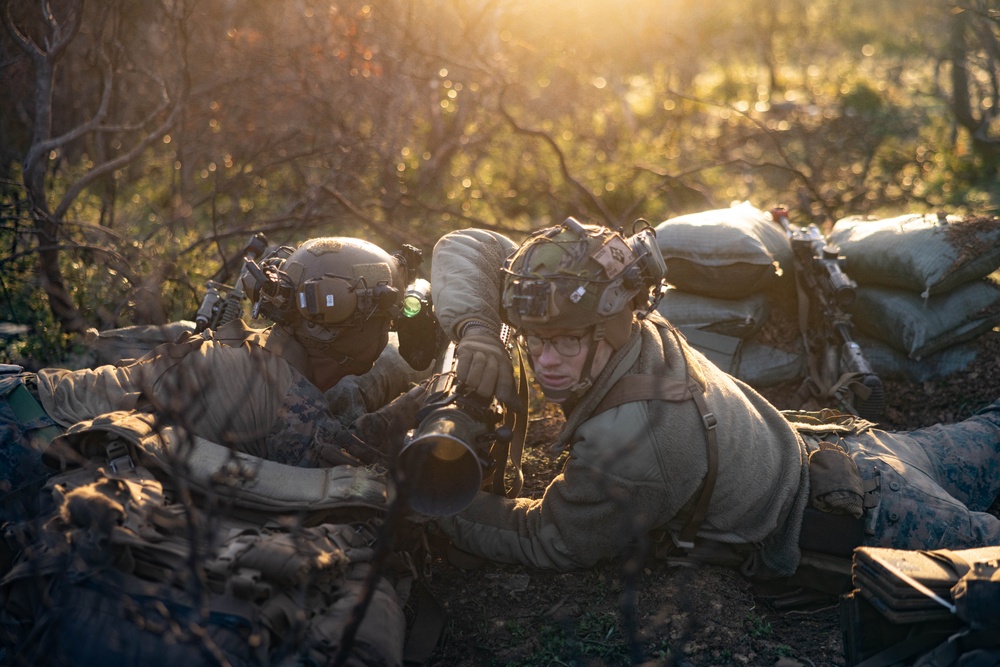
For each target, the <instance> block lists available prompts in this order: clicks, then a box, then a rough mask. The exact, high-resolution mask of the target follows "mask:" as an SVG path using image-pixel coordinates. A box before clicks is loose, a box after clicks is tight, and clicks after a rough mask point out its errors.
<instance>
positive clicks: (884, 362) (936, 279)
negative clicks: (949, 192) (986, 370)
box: [827, 214, 1000, 381]
mask: <svg viewBox="0 0 1000 667" xmlns="http://www.w3.org/2000/svg"><path fill="white" fill-rule="evenodd" d="M827 238H828V240H829V242H830V243H832V244H835V245H837V246H839V248H840V252H841V255H843V257H844V270H845V271H846V272H847V274H848V275H849V276H850V277H851V278H852V279H853V280H854V281H855V282H856V283H857V284H858V289H857V296H856V297H855V299H854V301H853V302H852V303H851V304H850V305H849V306H848V312H849V313H850V314H851V318H852V321H853V324H854V327H855V329H856V330H857V331H858V333H859V337H858V342H859V343H860V344H861V345H862V347H863V348H864V349H865V352H866V355H867V357H868V360H869V362H870V363H871V364H872V366H873V368H874V370H875V372H876V373H878V374H879V375H881V376H882V377H883V378H887V379H899V380H916V381H926V380H931V379H934V378H937V377H942V376H944V375H947V374H949V373H952V372H956V371H960V370H963V369H964V368H965V367H967V366H968V365H969V364H970V363H972V362H973V361H974V360H975V358H976V355H977V347H976V345H975V343H974V341H975V339H976V338H978V337H979V336H981V335H983V334H985V333H986V332H988V331H990V330H991V329H993V328H994V327H996V326H998V325H1000V219H998V218H989V217H983V216H955V215H937V214H928V215H922V214H909V215H900V216H896V217H891V218H883V219H872V218H866V217H861V216H851V217H848V218H843V219H841V220H838V221H837V223H836V224H835V225H834V226H833V228H832V229H831V231H830V234H829V235H828V237H827Z"/></svg>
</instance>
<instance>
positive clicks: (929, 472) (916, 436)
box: [844, 400, 1000, 549]
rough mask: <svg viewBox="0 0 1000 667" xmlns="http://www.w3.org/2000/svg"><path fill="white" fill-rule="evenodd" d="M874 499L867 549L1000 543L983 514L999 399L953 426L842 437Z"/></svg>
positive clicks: (996, 453)
mask: <svg viewBox="0 0 1000 667" xmlns="http://www.w3.org/2000/svg"><path fill="white" fill-rule="evenodd" d="M844 444H845V445H846V446H847V448H848V451H849V453H850V454H851V457H852V458H853V459H854V461H855V462H856V463H857V464H858V468H859V470H860V471H861V474H862V477H863V478H866V479H872V478H877V479H878V481H879V484H878V486H879V495H880V500H879V504H878V506H877V507H875V508H873V509H870V510H869V512H875V513H876V516H875V519H874V525H873V528H874V534H873V535H869V536H868V537H867V538H866V539H865V544H866V545H867V546H880V547H893V548H897V549H939V548H949V549H965V548H972V547H979V546H987V545H1000V519H998V518H997V517H996V516H994V515H992V514H990V513H988V512H987V511H986V510H987V509H989V507H990V506H991V505H992V504H993V502H994V501H995V500H996V498H997V494H998V493H1000V400H997V401H996V402H994V403H993V404H991V405H989V406H987V407H986V408H983V409H982V410H980V411H979V412H977V413H976V414H975V415H973V416H972V417H970V418H968V419H966V420H964V421H962V422H959V423H957V424H948V425H941V424H936V425H934V426H928V427H927V428H922V429H919V430H916V431H910V432H905V433H890V432H887V431H882V430H878V429H873V430H871V431H869V432H867V433H864V434H862V435H858V436H852V437H848V438H845V439H844Z"/></svg>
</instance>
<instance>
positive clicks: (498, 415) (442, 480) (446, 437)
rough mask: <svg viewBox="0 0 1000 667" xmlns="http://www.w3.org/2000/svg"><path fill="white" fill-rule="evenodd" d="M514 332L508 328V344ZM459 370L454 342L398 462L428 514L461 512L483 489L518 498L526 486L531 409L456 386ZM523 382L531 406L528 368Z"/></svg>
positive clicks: (415, 504)
mask: <svg viewBox="0 0 1000 667" xmlns="http://www.w3.org/2000/svg"><path fill="white" fill-rule="evenodd" d="M509 331H510V330H509V328H508V327H507V326H506V325H505V326H504V328H503V333H502V335H501V338H502V339H503V341H504V343H505V344H506V343H507V340H508V337H509ZM455 369H456V357H455V343H449V344H448V346H447V348H446V349H445V351H444V354H442V356H441V358H440V360H439V361H438V365H437V366H436V368H435V373H434V375H433V376H432V378H431V385H430V386H429V387H428V394H427V399H426V400H425V402H424V406H423V408H422V409H421V410H420V412H419V413H418V414H417V417H418V419H419V425H418V426H417V427H416V428H415V429H413V431H411V432H410V433H409V434H408V436H407V439H406V443H405V444H404V445H403V449H402V450H401V451H400V453H399V458H398V461H397V465H398V469H399V471H400V472H401V474H402V476H403V479H404V482H403V483H404V485H405V487H406V488H407V489H408V498H409V503H410V507H411V509H413V510H414V511H416V512H419V513H420V514H423V515H425V516H451V515H453V514H457V513H458V512H460V511H462V510H463V509H465V507H467V506H468V505H469V503H471V502H472V500H473V498H475V496H476V494H477V493H478V492H479V491H480V490H483V491H488V492H491V493H495V494H498V495H505V496H507V497H508V498H514V497H516V496H517V495H518V494H519V493H520V492H521V487H522V486H523V485H524V473H523V472H522V471H521V454H522V452H523V447H524V438H525V434H526V431H527V414H526V407H525V408H524V411H518V410H513V409H511V408H508V407H505V406H503V405H501V404H500V402H499V401H497V400H496V399H495V398H483V397H481V396H479V395H477V394H475V393H474V392H472V391H471V390H469V389H468V388H466V387H465V386H463V385H462V384H460V383H459V382H457V380H456V379H455ZM520 382H521V399H522V400H521V402H522V405H523V406H527V396H526V391H527V385H526V383H525V380H524V373H523V369H522V373H521V380H520ZM508 460H509V461H510V463H511V466H512V473H513V474H512V480H511V484H510V485H509V486H508V485H507V475H506V473H507V462H508Z"/></svg>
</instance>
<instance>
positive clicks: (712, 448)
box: [592, 330, 719, 549]
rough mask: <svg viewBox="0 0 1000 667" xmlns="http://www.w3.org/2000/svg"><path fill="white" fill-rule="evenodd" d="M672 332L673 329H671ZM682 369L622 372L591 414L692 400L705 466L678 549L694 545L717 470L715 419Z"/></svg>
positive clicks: (702, 391) (701, 392) (692, 379)
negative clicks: (679, 373) (680, 374)
mask: <svg viewBox="0 0 1000 667" xmlns="http://www.w3.org/2000/svg"><path fill="white" fill-rule="evenodd" d="M672 331H673V330H672ZM674 335H677V333H676V332H674ZM678 342H679V341H678ZM685 364H686V357H685ZM685 371H686V375H687V376H686V378H685V379H684V380H677V379H673V378H667V377H663V376H659V375H643V374H634V375H625V376H623V377H622V378H621V379H620V380H618V382H616V383H615V385H614V386H613V387H612V388H611V390H610V391H608V393H607V395H606V396H605V397H604V399H603V400H602V401H601V402H600V403H599V404H598V405H597V408H595V409H594V412H593V413H592V416H593V415H597V414H599V413H601V412H604V411H605V410H610V409H611V408H614V407H618V406H619V405H623V404H625V403H631V402H634V401H671V402H675V403H679V402H681V401H687V400H692V401H694V403H695V405H696V406H697V408H698V412H699V414H700V415H701V421H702V425H703V426H704V427H705V455H706V456H705V457H706V460H707V463H708V469H707V470H706V472H705V479H704V481H703V482H702V486H701V494H700V495H699V497H698V502H697V503H696V504H695V506H694V509H693V510H692V512H691V516H690V517H689V518H688V520H687V522H686V523H685V525H684V528H683V529H682V530H681V534H680V537H679V538H677V540H676V542H677V546H679V547H681V548H682V549H691V548H693V547H694V538H695V535H697V533H698V529H699V528H700V527H701V524H702V522H703V521H704V520H705V517H706V516H707V515H708V505H709V503H710V502H711V500H712V493H713V491H714V490H715V480H716V477H717V476H718V472H719V440H718V435H717V434H716V432H715V427H716V425H717V424H718V421H719V420H718V419H717V418H716V416H715V413H713V412H712V411H711V410H710V409H709V407H708V402H707V401H706V400H705V389H704V387H703V386H702V385H701V383H699V382H698V380H697V379H696V378H695V377H694V376H693V375H692V374H691V372H690V369H689V368H685Z"/></svg>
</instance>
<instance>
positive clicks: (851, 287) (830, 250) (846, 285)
mask: <svg viewBox="0 0 1000 667" xmlns="http://www.w3.org/2000/svg"><path fill="white" fill-rule="evenodd" d="M820 261H821V262H822V265H823V269H824V270H825V271H826V279H827V281H828V282H829V284H830V291H831V292H832V293H833V298H834V299H835V300H836V301H837V304H838V305H840V306H841V307H847V306H849V305H851V302H852V301H854V296H855V294H856V290H857V287H858V285H857V283H855V282H854V281H853V280H851V279H850V278H848V277H847V274H846V273H844V270H843V268H841V264H842V263H843V261H844V258H843V257H841V256H840V248H839V247H837V246H835V245H830V244H824V245H823V247H822V249H821V250H820Z"/></svg>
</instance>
